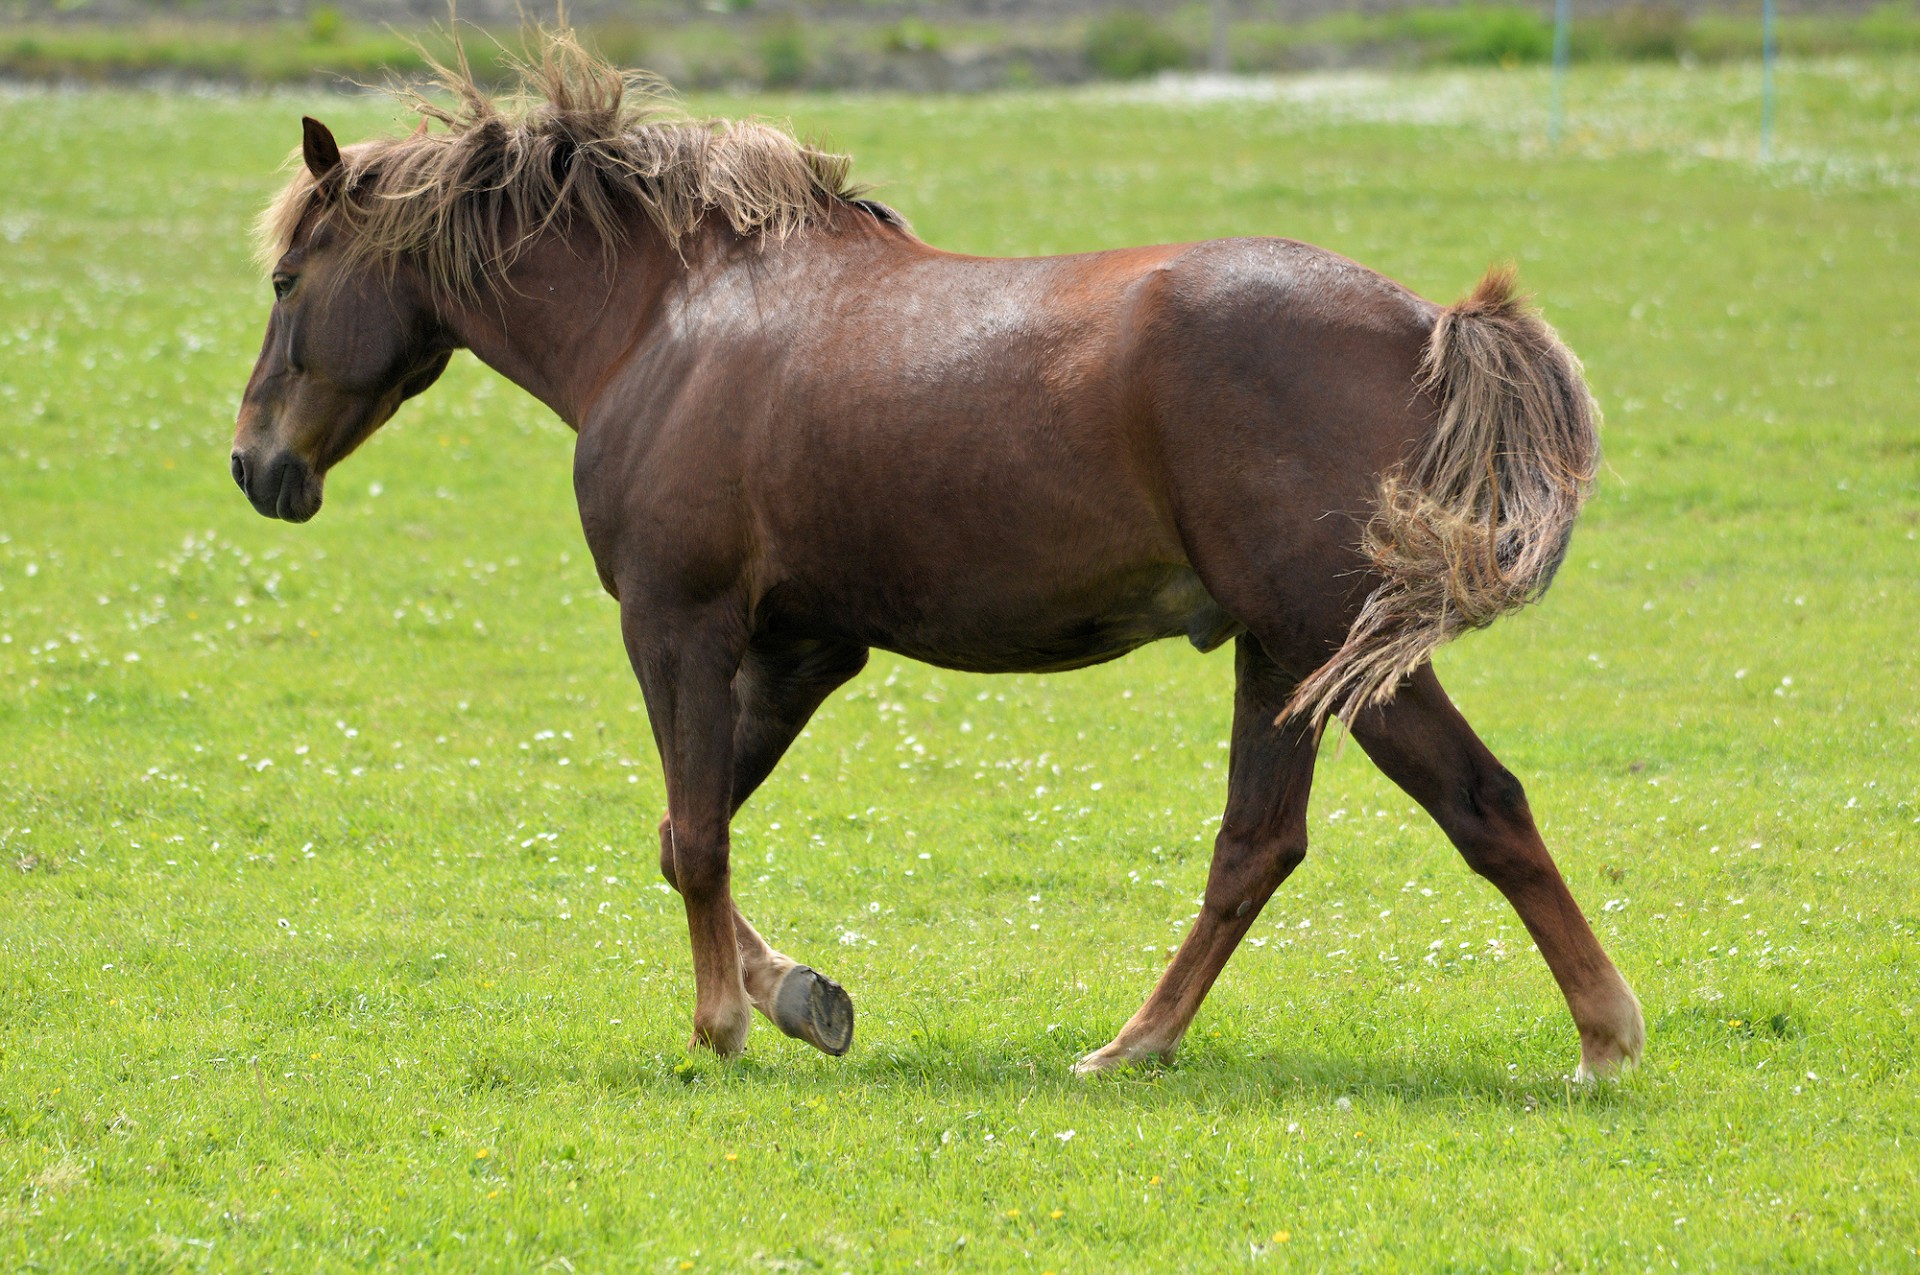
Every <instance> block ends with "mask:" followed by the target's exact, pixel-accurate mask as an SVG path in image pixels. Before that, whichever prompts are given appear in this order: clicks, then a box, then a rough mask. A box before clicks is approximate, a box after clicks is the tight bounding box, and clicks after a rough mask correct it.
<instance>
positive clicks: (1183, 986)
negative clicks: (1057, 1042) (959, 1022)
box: [1074, 634, 1318, 1074]
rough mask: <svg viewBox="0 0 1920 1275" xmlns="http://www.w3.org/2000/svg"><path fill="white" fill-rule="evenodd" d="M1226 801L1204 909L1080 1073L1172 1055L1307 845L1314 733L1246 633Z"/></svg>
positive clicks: (1282, 678)
mask: <svg viewBox="0 0 1920 1275" xmlns="http://www.w3.org/2000/svg"><path fill="white" fill-rule="evenodd" d="M1234 669H1235V676H1236V682H1235V689H1234V703H1233V742H1232V746H1231V747H1232V751H1231V753H1230V754H1229V761H1228V765H1227V809H1226V814H1225V815H1224V816H1223V817H1222V818H1221V822H1220V834H1219V836H1218V837H1217V838H1216V839H1215V841H1214V848H1213V864H1212V866H1211V867H1210V868H1209V869H1208V872H1207V889H1206V895H1205V897H1204V900H1203V903H1202V907H1201V909H1200V915H1199V917H1198V918H1196V919H1195V921H1194V923H1193V928H1192V929H1191V930H1189V931H1188V932H1187V937H1186V939H1185V940H1184V941H1183V942H1182V943H1181V944H1180V949H1179V951H1177V952H1175V953H1174V957H1173V960H1172V962H1171V963H1169V964H1168V966H1167V968H1166V970H1165V972H1163V973H1162V974H1161V976H1160V981H1159V983H1158V984H1157V985H1156V986H1155V987H1154V989H1153V993H1152V994H1151V995H1150V996H1148V997H1147V1001H1146V1003H1145V1004H1144V1005H1142V1006H1141V1007H1140V1010H1139V1012H1138V1013H1136V1014H1135V1015H1134V1016H1133V1017H1132V1018H1131V1019H1129V1020H1128V1022H1127V1024H1126V1026H1124V1027H1122V1028H1121V1029H1120V1034H1119V1035H1117V1036H1115V1037H1114V1039H1113V1042H1112V1043H1111V1044H1109V1045H1107V1046H1106V1047H1105V1048H1103V1049H1099V1050H1096V1051H1095V1052H1093V1053H1091V1054H1088V1055H1087V1056H1086V1057H1085V1058H1082V1059H1081V1060H1080V1061H1079V1062H1078V1063H1077V1064H1075V1066H1074V1070H1075V1071H1076V1072H1080V1073H1082V1074H1086V1073H1091V1072H1098V1071H1105V1070H1107V1069H1109V1068H1112V1067H1118V1066H1121V1065H1123V1064H1126V1063H1130V1062H1136V1061H1141V1060H1145V1059H1155V1058H1157V1059H1160V1060H1162V1061H1167V1060H1170V1059H1171V1058H1172V1057H1173V1054H1174V1051H1175V1050H1176V1049H1177V1048H1178V1047H1179V1045H1180V1040H1181V1037H1183V1036H1184V1035H1186V1031H1187V1028H1188V1027H1189V1026H1190V1025H1191V1024H1192V1022H1193V1017H1194V1014H1195V1013H1196V1012H1198V1010H1199V1008H1200V1002H1201V1001H1202V1000H1204V999H1205V998H1206V995H1207V992H1208V990H1209V989H1210V988H1212V986H1213V983H1214V980H1215V979H1216V978H1218V977H1219V976H1220V971H1221V970H1222V969H1223V968H1225V966H1226V963H1227V958H1228V957H1230V956H1232V955H1233V952H1234V949H1235V948H1236V947H1238V946H1239V944H1240V940H1241V939H1242V938H1243V937H1245V936H1246V933H1247V931H1248V930H1249V929H1251V928H1252V926H1253V923H1254V921H1255V919H1256V918H1258V917H1259V915H1260V910H1261V909H1262V908H1263V907H1265V906H1266V903H1267V900H1268V899H1270V898H1272V897H1273V892H1274V891H1275V890H1276V889H1278V888H1279V886H1280V883H1281V882H1282V881H1284V880H1286V879H1287V876H1288V874H1289V873H1291V872H1292V871H1293V870H1294V868H1296V867H1297V866H1299V864H1300V861H1301V860H1302V859H1304V858H1305V857H1306V853H1307V795H1308V791H1309V789H1310V788H1311V787H1312V784H1313V762H1314V756H1315V753H1316V752H1317V749H1318V739H1317V736H1316V734H1315V733H1314V732H1313V731H1312V730H1311V729H1310V728H1309V727H1308V726H1307V725H1306V724H1304V723H1302V722H1299V721H1295V720H1289V721H1287V722H1285V723H1281V724H1278V725H1276V724H1275V718H1276V716H1277V715H1278V713H1279V711H1280V709H1281V707H1282V706H1283V705H1284V704H1285V703H1286V701H1287V696H1288V695H1289V694H1290V693H1291V692H1292V690H1293V685H1294V679H1293V678H1290V677H1288V676H1286V675H1285V674H1284V673H1282V672H1281V671H1280V669H1279V668H1278V667H1277V666H1276V665H1275V664H1274V662H1273V660H1272V659H1270V658H1269V657H1268V655H1267V653H1266V650H1265V649H1264V648H1263V647H1262V646H1261V645H1260V643H1259V642H1258V640H1256V639H1255V638H1254V637H1253V636H1252V635H1250V634H1242V635H1241V636H1240V637H1239V638H1238V639H1236V647H1235V655H1234Z"/></svg>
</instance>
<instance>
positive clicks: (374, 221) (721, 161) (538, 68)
mask: <svg viewBox="0 0 1920 1275" xmlns="http://www.w3.org/2000/svg"><path fill="white" fill-rule="evenodd" d="M532 43H533V45H534V47H533V48H532V49H531V50H529V51H528V53H527V54H526V56H524V57H522V58H518V59H514V60H512V61H511V63H510V66H511V69H512V70H513V71H514V72H515V74H516V75H517V78H518V80H519V83H518V85H517V86H516V88H515V89H514V90H513V91H512V92H510V93H508V94H506V95H505V96H504V97H502V98H499V99H496V98H493V97H491V96H489V95H488V94H487V93H486V92H485V91H484V90H483V89H482V88H481V87H480V86H479V85H478V84H477V83H475V81H474V78H473V74H472V72H471V70H470V68H469V67H468V65H467V60H466V56H465V54H464V52H461V53H460V54H459V56H458V57H457V58H456V59H455V65H454V66H453V67H447V66H444V65H442V64H440V63H438V62H433V63H432V64H431V65H432V67H433V70H434V72H435V81H436V83H437V87H438V88H439V89H440V91H441V93H442V94H443V95H444V96H445V98H446V99H450V100H449V101H447V102H443V101H442V100H441V99H440V98H438V97H430V96H428V95H427V94H425V93H422V92H420V91H418V90H414V89H397V90H395V95H396V96H397V97H398V98H399V99H400V100H401V101H402V102H404V103H405V104H406V106H407V107H408V109H410V110H412V111H413V112H414V113H415V114H417V115H419V116H420V117H421V126H420V128H419V129H418V130H416V131H415V132H413V133H411V134H409V135H407V136H404V137H393V138H380V139H376V140H373V141H368V142H361V143H358V144H355V145H352V146H348V147H344V148H343V149H342V151H341V163H340V165H339V167H338V168H336V169H334V170H333V171H332V172H331V173H329V174H328V175H327V177H326V178H325V180H322V181H316V180H315V179H314V178H313V176H312V175H311V174H309V173H308V172H307V170H306V168H305V167H304V166H302V165H300V164H299V162H298V152H296V153H295V157H294V161H293V162H294V167H295V171H294V176H293V178H292V180H290V181H289V182H288V183H287V186H286V188H285V189H284V190H282V191H281V192H280V194H279V196H278V197H276V198H275V199H274V201H273V203H272V204H271V205H270V206H269V207H268V208H267V210H266V212H265V213H264V214H262V216H261V218H260V222H259V227H258V240H257V246H258V256H259V258H260V260H261V262H262V264H263V266H264V267H266V268H271V266H272V264H273V262H274V261H275V260H277V259H278V258H279V257H280V255H281V254H282V253H284V252H285V251H286V249H287V246H288V245H289V244H290V243H291V242H292V240H293V236H294V234H295V232H296V231H297V230H298V229H299V227H300V225H301V223H302V222H303V221H304V220H305V219H306V218H307V217H308V216H309V215H310V214H312V213H313V212H314V211H315V210H316V209H317V208H319V207H321V206H324V207H326V208H327V210H328V212H329V214H330V216H332V217H333V218H334V220H335V222H336V223H337V224H339V225H341V226H342V228H343V229H345V230H347V231H348V232H349V233H348V235H347V236H346V250H347V252H348V253H349V255H350V256H351V257H352V258H353V259H355V260H357V261H361V262H366V261H382V260H384V261H394V260H398V259H400V258H403V257H404V258H406V259H408V260H410V261H411V262H412V263H414V264H415V265H416V266H417V267H419V268H420V269H421V270H422V271H423V272H424V274H425V276H426V279H427V281H428V283H429V285H430V286H432V287H433V288H434V289H435V290H436V291H441V292H444V293H449V294H454V295H462V296H473V295H475V294H476V293H477V292H478V291H479V290H480V289H481V288H482V287H483V286H486V285H487V284H489V283H490V282H492V281H494V280H496V279H497V277H498V274H499V272H500V270H501V269H503V268H504V267H505V266H507V265H509V264H511V262H512V261H513V259H514V257H515V256H516V255H517V254H518V252H519V251H520V250H521V249H522V248H523V247H524V246H525V245H526V244H527V243H529V242H530V241H531V240H533V239H534V238H535V237H536V236H538V235H540V234H543V233H545V232H546V231H548V230H550V229H554V228H556V227H568V226H579V225H584V226H585V227H587V228H588V229H589V230H590V231H591V232H592V234H593V235H594V236H595V237H596V238H597V239H598V240H599V242H600V244H601V246H602V248H603V249H605V250H607V251H611V250H612V248H613V246H614V245H616V244H617V243H619V242H620V241H621V240H622V239H623V238H624V237H625V236H626V235H627V233H628V231H629V227H630V224H631V221H632V217H633V214H634V213H635V212H639V213H641V214H643V215H644V216H645V217H646V219H647V220H648V221H649V222H651V223H652V225H653V226H654V228H655V229H657V230H658V231H659V232H660V234H661V235H662V236H664V237H665V239H666V240H667V243H668V244H669V245H670V246H671V247H672V248H673V249H674V250H675V251H678V250H679V249H680V247H681V245H682V243H683V242H684V241H685V240H686V239H687V238H688V236H690V235H691V234H693V232H694V231H695V230H696V228H698V227H699V226H700V225H701V223H702V222H703V221H704V220H705V219H706V218H707V216H708V215H709V214H710V213H717V214H718V215H719V216H720V217H722V218H724V219H725V220H726V223H727V224H728V225H729V226H730V227H732V229H733V230H734V231H735V232H736V233H738V234H740V235H743V236H745V235H770V236H773V237H776V238H784V237H786V236H787V235H790V234H792V233H793V232H794V231H796V230H799V229H801V228H802V227H804V226H807V225H810V224H813V223H815V222H818V221H820V220H822V219H824V218H825V217H826V216H827V215H828V214H829V213H830V212H831V210H832V209H833V208H834V207H835V205H837V204H839V203H843V202H853V201H856V200H857V198H858V195H859V192H858V190H857V189H856V188H854V187H853V186H851V185H849V183H848V180H847V173H848V169H849V167H850V165H851V161H850V160H849V159H848V158H847V157H846V156H844V155H832V154H827V153H825V152H823V151H818V150H815V149H813V148H812V147H810V146H807V145H805V144H804V143H802V142H800V141H798V140H797V139H796V138H795V137H794V136H793V134H792V133H790V132H788V131H787V130H786V129H784V128H779V127H776V126H774V125H771V124H766V123H762V122H759V121H755V120H742V121H730V120H702V119H695V118H693V117H691V116H689V115H687V114H686V113H685V112H684V111H682V110H681V109H680V107H679V106H678V105H677V104H676V103H675V102H674V101H673V99H672V96H671V93H672V91H671V89H669V88H668V86H667V85H666V84H665V83H664V82H662V81H660V80H659V79H657V78H654V77H652V76H649V75H647V74H645V73H643V72H636V71H622V70H619V69H618V68H616V67H614V66H612V65H610V64H608V63H606V62H604V61H601V60H600V59H599V58H596V57H595V56H593V55H592V54H590V53H588V52H587V51H586V50H585V49H584V48H582V47H581V45H580V43H579V41H578V40H577V39H576V38H575V37H574V35H573V33H572V32H571V31H568V30H564V29H563V30H558V31H545V30H542V31H540V32H538V33H537V34H536V36H535V38H534V40H533V42H532ZM433 124H438V125H440V126H441V129H440V130H434V129H433V128H432V125H433ZM862 206H863V207H865V208H867V210H868V211H869V212H872V213H873V214H874V215H876V216H880V217H881V218H882V219H883V220H890V221H897V218H895V217H894V216H893V215H892V214H891V213H890V212H889V211H888V210H886V209H884V208H881V207H880V206H879V205H868V204H865V203H864V201H862Z"/></svg>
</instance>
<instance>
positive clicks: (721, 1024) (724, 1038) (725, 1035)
mask: <svg viewBox="0 0 1920 1275" xmlns="http://www.w3.org/2000/svg"><path fill="white" fill-rule="evenodd" d="M752 1026H753V1011H752V1010H751V1009H749V1008H748V1007H747V1005H746V1003H745V1002H744V1001H742V1002H741V1003H740V1004H738V1005H729V1006H727V1007H726V1008H725V1009H722V1010H717V1011H712V1012H709V1011H708V1010H707V1009H706V1007H705V1006H702V1007H700V1008H699V1009H696V1010H694V1012H693V1037H692V1039H690V1040H689V1041H687V1049H688V1050H689V1051H692V1050H698V1049H710V1050H712V1051H713V1052H714V1053H716V1054H718V1055H720V1057H722V1058H734V1057H737V1056H739V1055H740V1054H742V1053H744V1052H745V1051H746V1048H747V1030H748V1029H749V1028H751V1027H752Z"/></svg>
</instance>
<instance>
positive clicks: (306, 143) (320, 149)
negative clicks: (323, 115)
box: [300, 115, 340, 179]
mask: <svg viewBox="0 0 1920 1275" xmlns="http://www.w3.org/2000/svg"><path fill="white" fill-rule="evenodd" d="M300 130H301V131H300V154H301V156H302V158H304V159H305V160H306V161H307V171H308V172H310V173H312V174H313V175H314V177H315V179H318V178H321V177H325V176H326V175H327V174H328V173H330V172H332V171H333V170H334V169H335V168H338V167H339V166H340V143H338V142H336V141H334V140H333V134H332V133H330V132H328V131H327V126H326V125H325V124H322V123H321V122H320V121H319V120H317V119H314V118H313V117H312V116H311V115H302V116H301V117H300Z"/></svg>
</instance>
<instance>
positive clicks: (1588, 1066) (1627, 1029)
mask: <svg viewBox="0 0 1920 1275" xmlns="http://www.w3.org/2000/svg"><path fill="white" fill-rule="evenodd" d="M1615 977H1616V979H1618V976H1617V975H1616V976H1615ZM1579 1027H1580V1065H1579V1066H1578V1067H1576V1068H1575V1069H1574V1073H1573V1078H1574V1079H1575V1080H1580V1081H1590V1080H1597V1079H1601V1078H1603V1077H1606V1076H1611V1075H1614V1074H1616V1073H1618V1072H1619V1071H1620V1070H1621V1069H1623V1068H1626V1067H1630V1066H1633V1065H1634V1064H1636V1063H1638V1062H1639V1061H1640V1054H1641V1051H1642V1050H1643V1049H1645V1047H1646V1043H1647V1025H1646V1018H1645V1016H1644V1015H1643V1014H1642V1012H1641V1009H1640V1001H1639V999H1638V998H1637V997H1635V996H1634V994H1633V991H1632V990H1631V989H1630V988H1629V987H1628V986H1627V984H1626V982H1625V980H1623V979H1618V985H1617V986H1616V987H1615V988H1614V989H1613V990H1612V994H1611V995H1610V996H1609V997H1608V998H1607V1000H1606V1001H1605V1003H1604V1004H1603V1005H1601V1006H1599V1007H1596V1008H1595V1009H1594V1010H1592V1011H1590V1012H1589V1013H1588V1014H1586V1015H1583V1016H1582V1018H1581V1021H1580V1023H1579Z"/></svg>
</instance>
